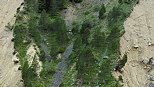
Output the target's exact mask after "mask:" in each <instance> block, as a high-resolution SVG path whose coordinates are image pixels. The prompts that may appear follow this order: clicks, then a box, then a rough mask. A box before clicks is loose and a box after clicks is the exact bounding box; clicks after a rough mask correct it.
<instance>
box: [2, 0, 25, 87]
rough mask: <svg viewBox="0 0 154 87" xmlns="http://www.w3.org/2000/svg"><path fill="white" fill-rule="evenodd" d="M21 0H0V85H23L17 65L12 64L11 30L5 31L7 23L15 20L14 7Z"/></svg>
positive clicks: (16, 86) (17, 5) (8, 86)
mask: <svg viewBox="0 0 154 87" xmlns="http://www.w3.org/2000/svg"><path fill="white" fill-rule="evenodd" d="M22 2H23V0H0V87H23V84H22V83H21V82H20V80H21V71H19V70H18V67H19V65H18V64H14V62H13V58H16V57H15V56H13V54H12V53H13V51H14V49H13V43H12V42H11V39H12V37H13V32H12V31H6V28H5V26H6V25H7V24H8V23H11V24H13V23H14V22H15V18H14V15H15V13H16V9H17V8H18V7H19V6H20V4H21V3H22Z"/></svg>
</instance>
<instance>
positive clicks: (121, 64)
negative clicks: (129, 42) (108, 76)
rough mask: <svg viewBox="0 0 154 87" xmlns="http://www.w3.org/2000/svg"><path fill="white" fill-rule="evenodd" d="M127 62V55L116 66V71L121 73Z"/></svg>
mask: <svg viewBox="0 0 154 87" xmlns="http://www.w3.org/2000/svg"><path fill="white" fill-rule="evenodd" d="M126 62H127V55H126V54H125V55H124V56H123V58H122V59H121V60H119V61H118V64H117V65H116V67H115V69H116V70H117V71H121V69H122V68H123V67H124V66H125V64H126Z"/></svg>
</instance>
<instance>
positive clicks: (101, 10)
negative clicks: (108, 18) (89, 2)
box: [99, 4, 106, 19]
mask: <svg viewBox="0 0 154 87" xmlns="http://www.w3.org/2000/svg"><path fill="white" fill-rule="evenodd" d="M105 12H106V8H105V6H104V4H102V6H101V9H100V11H99V18H100V19H102V18H104V16H105Z"/></svg>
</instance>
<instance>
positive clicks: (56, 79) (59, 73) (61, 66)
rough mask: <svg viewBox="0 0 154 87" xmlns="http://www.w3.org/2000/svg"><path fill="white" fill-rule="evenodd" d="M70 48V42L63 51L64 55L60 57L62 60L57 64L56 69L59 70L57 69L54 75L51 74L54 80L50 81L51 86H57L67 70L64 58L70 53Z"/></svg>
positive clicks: (71, 45) (71, 46) (71, 47)
mask: <svg viewBox="0 0 154 87" xmlns="http://www.w3.org/2000/svg"><path fill="white" fill-rule="evenodd" d="M72 49H73V44H70V45H69V46H68V47H67V48H66V50H65V52H64V55H63V57H62V61H61V62H60V63H59V64H58V69H59V71H57V72H56V73H55V74H54V76H53V78H54V79H53V80H54V82H53V83H52V86H51V87H59V86H60V84H61V82H62V79H63V76H64V74H65V72H66V70H67V63H66V59H67V58H68V57H69V56H70V55H71V53H72Z"/></svg>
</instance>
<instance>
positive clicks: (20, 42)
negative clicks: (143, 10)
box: [0, 0, 153, 87]
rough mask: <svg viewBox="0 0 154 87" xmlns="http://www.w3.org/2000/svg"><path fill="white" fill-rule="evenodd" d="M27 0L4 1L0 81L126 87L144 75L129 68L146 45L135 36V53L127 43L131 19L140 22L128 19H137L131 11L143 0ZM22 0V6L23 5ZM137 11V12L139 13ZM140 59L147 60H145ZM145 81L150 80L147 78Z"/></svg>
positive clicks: (13, 85) (31, 86)
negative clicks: (141, 47)
mask: <svg viewBox="0 0 154 87" xmlns="http://www.w3.org/2000/svg"><path fill="white" fill-rule="evenodd" d="M22 2H23V1H22V0H16V1H13V0H7V1H0V5H1V7H0V9H1V8H2V9H1V10H2V11H1V12H2V14H0V15H1V17H0V19H2V20H3V21H2V22H1V21H0V22H1V25H2V26H1V27H0V28H2V29H1V30H0V31H1V32H0V37H1V38H0V39H1V40H0V41H1V42H0V49H2V50H0V76H1V77H0V82H1V83H0V87H1V86H2V87H22V86H23V85H24V87H122V86H123V83H124V86H126V87H127V86H128V85H130V87H136V86H138V85H139V84H138V83H139V80H136V78H132V77H130V76H131V75H132V74H131V75H129V74H130V73H129V72H127V71H128V70H130V69H131V68H129V67H130V66H129V61H132V60H131V55H133V57H135V56H134V55H135V52H136V50H138V49H140V46H139V44H138V40H136V39H135V40H134V38H133V40H130V41H134V43H133V45H130V46H133V47H132V53H131V52H130V54H129V52H128V50H129V49H126V48H125V47H127V46H126V45H127V42H125V40H126V39H125V36H126V35H128V36H127V38H129V37H130V39H132V36H131V35H129V33H130V32H128V31H130V30H129V24H132V25H130V26H135V25H133V23H134V22H132V23H129V22H128V23H127V21H128V20H130V21H131V20H132V19H131V17H133V13H132V14H131V16H130V18H128V17H129V15H130V13H131V12H132V11H133V7H134V6H136V4H137V3H139V1H138V0H24V3H22ZM21 3H22V10H20V8H18V7H19V6H21V5H20V4H21ZM139 5H140V4H139ZM139 5H137V6H139ZM135 8H136V7H135ZM138 9H139V8H138ZM16 10H17V11H16ZM134 11H136V9H134ZM134 11H133V12H134ZM16 12H17V13H16ZM15 13H16V15H14V14H15ZM134 15H135V17H136V13H135V14H134ZM14 16H15V17H16V18H14ZM135 17H133V18H134V19H133V20H135ZM127 18H128V19H127ZM126 19H127V21H126ZM143 20H144V19H143ZM125 21H126V22H125ZM141 21H142V20H141ZM137 23H140V20H139V22H137ZM141 23H142V22H141ZM12 24H13V25H12ZM143 24H144V23H143ZM138 25H139V26H140V24H138ZM124 27H125V28H126V33H125V34H124ZM150 27H151V26H150ZM148 28H149V26H148ZM131 31H132V32H133V33H135V32H138V31H137V30H135V32H134V29H132V30H131ZM147 32H148V31H147ZM123 34H124V36H122V35H123ZM135 35H136V34H134V37H135V38H137V36H135ZM121 36H122V37H121ZM120 37H121V41H120ZM148 40H151V39H148ZM119 42H120V43H121V45H120V43H119ZM123 42H124V44H123ZM130 43H132V42H130ZM130 43H128V44H130ZM148 45H149V46H152V43H151V42H148ZM149 46H148V47H149ZM120 51H121V58H120V57H119V56H120ZM134 51H135V52H134ZM139 52H140V51H139ZM133 53H134V54H133ZM142 54H143V53H142ZM145 54H146V53H145ZM149 61H150V62H148V63H147V64H148V66H149V65H150V64H151V63H153V62H151V61H152V58H151V59H150V60H149ZM140 62H141V63H142V62H143V63H145V60H140ZM133 63H136V61H135V62H133ZM142 65H144V64H142ZM146 67H147V66H146ZM139 68H142V67H139ZM139 68H138V67H136V68H135V69H139ZM150 68H151V66H150ZM131 70H133V69H131ZM140 70H141V71H139V70H138V71H139V72H142V73H146V70H144V69H140ZM142 70H143V71H142ZM20 71H21V72H20ZM113 71H114V72H113ZM149 72H150V71H149ZM136 73H138V72H136ZM151 73H152V72H151ZM113 75H115V77H117V79H115V77H114V76H113ZM120 75H121V76H120ZM135 75H136V74H135ZM137 75H138V74H137ZM139 76H140V75H139ZM9 77H11V78H9ZM143 78H144V77H143ZM150 79H151V78H150ZM133 80H135V81H136V82H135V81H133ZM140 80H142V77H141V79H140ZM131 81H133V82H132V83H131ZM22 82H23V83H22ZM127 82H128V84H127ZM119 83H122V84H119ZM140 84H142V85H144V82H143V83H140Z"/></svg>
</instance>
